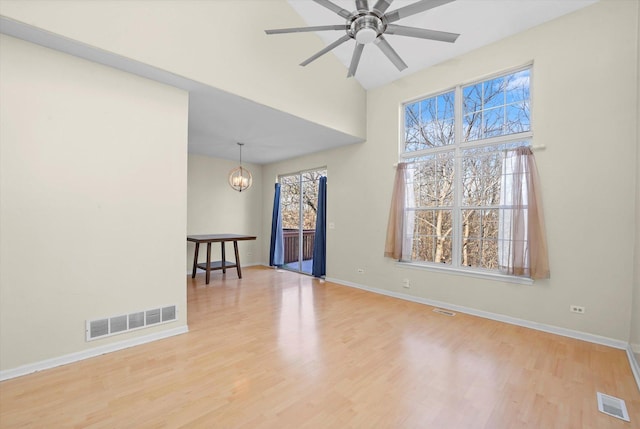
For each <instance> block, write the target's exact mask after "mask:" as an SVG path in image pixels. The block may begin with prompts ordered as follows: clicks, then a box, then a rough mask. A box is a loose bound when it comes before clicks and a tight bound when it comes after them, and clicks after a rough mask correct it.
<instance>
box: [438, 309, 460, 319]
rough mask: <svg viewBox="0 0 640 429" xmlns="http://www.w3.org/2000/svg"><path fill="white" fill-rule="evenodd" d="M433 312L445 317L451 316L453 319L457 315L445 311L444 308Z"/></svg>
mask: <svg viewBox="0 0 640 429" xmlns="http://www.w3.org/2000/svg"><path fill="white" fill-rule="evenodd" d="M433 312H434V313H438V314H444V315H445V316H451V317H453V316H455V315H456V313H454V312H453V311H449V310H443V309H442V308H434V309H433Z"/></svg>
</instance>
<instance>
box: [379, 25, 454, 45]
mask: <svg viewBox="0 0 640 429" xmlns="http://www.w3.org/2000/svg"><path fill="white" fill-rule="evenodd" d="M385 34H396V35H398V36H408V37H419V38H421V39H429V40H437V41H439V42H449V43H453V42H455V41H456V39H457V38H458V36H460V35H459V34H456V33H447V32H446V31H436V30H427V29H426V28H416V27H405V26H403V25H395V24H388V25H387V30H386V31H385Z"/></svg>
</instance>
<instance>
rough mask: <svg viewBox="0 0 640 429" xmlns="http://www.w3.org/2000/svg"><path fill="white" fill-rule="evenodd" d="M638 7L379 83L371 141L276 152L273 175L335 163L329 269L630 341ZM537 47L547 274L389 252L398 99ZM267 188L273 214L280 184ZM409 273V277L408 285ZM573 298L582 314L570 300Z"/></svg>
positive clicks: (585, 13)
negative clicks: (513, 275) (280, 158)
mask: <svg viewBox="0 0 640 429" xmlns="http://www.w3.org/2000/svg"><path fill="white" fill-rule="evenodd" d="M637 8H638V3H637V2H630V1H607V2H602V3H598V4H596V5H594V6H591V7H588V8H586V9H584V10H581V11H578V12H577V13H574V14H571V15H567V16H565V17H562V18H560V19H558V20H555V21H553V22H550V23H547V24H545V25H542V26H539V27H536V28H533V29H531V30H528V31H526V32H524V33H521V34H519V35H516V36H514V37H510V38H508V39H505V40H503V41H500V42H498V43H495V44H493V45H491V46H487V47H485V48H481V49H478V50H476V51H474V52H471V53H469V54H467V55H464V56H462V57H459V58H456V59H454V60H452V61H450V62H448V63H444V64H441V65H438V66H435V67H432V68H430V69H428V70H425V71H423V72H418V73H415V74H413V75H411V76H409V77H407V78H404V79H402V80H399V81H397V82H395V83H392V84H390V85H387V86H384V87H382V88H379V89H377V90H373V91H369V93H368V95H367V99H368V103H367V124H368V129H367V135H368V141H367V142H366V143H364V144H361V145H355V146H352V147H348V148H343V149H339V150H334V151H330V152H325V153H322V154H316V155H313V156H310V157H305V158H301V159H299V160H295V161H288V162H283V163H279V164H274V165H269V166H266V167H265V169H264V178H265V182H272V180H273V178H274V177H275V176H276V175H277V174H279V173H283V172H287V171H295V170H298V169H302V168H308V167H312V166H315V165H326V166H327V168H328V172H329V181H328V203H327V210H328V213H327V221H328V222H334V223H335V230H329V231H328V236H327V252H328V255H327V276H328V277H331V278H335V279H340V280H343V281H347V282H353V283H357V284H362V285H365V286H369V287H373V288H378V289H384V290H388V291H392V292H399V293H410V294H412V295H414V296H416V297H421V298H427V299H431V300H438V301H443V302H447V303H451V304H456V305H460V306H466V307H469V308H473V309H477V310H482V311H487V312H492V313H497V314H501V315H506V316H511V317H515V318H520V319H525V320H527V321H530V322H537V323H543V324H548V325H552V326H556V327H561V328H567V329H572V330H577V331H581V332H586V333H589V334H594V335H600V336H604V337H608V338H612V339H616V340H620V341H624V342H626V341H628V338H629V332H630V324H631V323H630V320H631V302H630V297H631V293H632V285H633V281H634V268H633V267H634V262H635V261H636V259H634V256H633V248H634V234H633V233H630V232H631V231H633V230H634V225H635V222H636V221H637V217H636V216H635V215H634V208H635V207H634V201H635V196H636V193H635V183H636V173H635V172H636V169H637V160H636V157H635V153H636V145H637V138H636V130H637V121H638V118H637V110H636V109H637V75H636V64H637V57H638V51H637V47H636V46H637V45H636V37H637V36H636V34H637V30H638V19H637V16H638V12H637ZM531 61H533V62H534V66H533V78H532V79H533V89H532V93H533V121H534V136H535V137H534V139H535V141H534V144H535V145H545V146H546V150H545V151H541V152H538V153H537V154H536V158H537V161H538V167H539V170H540V175H541V177H542V187H543V190H542V191H543V198H544V204H545V214H546V220H547V234H548V240H549V251H550V263H551V279H550V280H548V281H538V282H536V283H535V284H534V285H533V286H523V285H518V284H510V283H502V282H499V281H492V280H483V279H476V278H470V277H463V276H458V275H451V274H444V273H437V272H432V271H426V270H417V269H408V268H403V267H399V266H397V265H396V264H395V263H394V262H393V261H391V260H388V259H385V258H383V256H382V255H383V248H384V240H385V230H386V224H387V215H388V211H389V201H390V194H391V188H392V183H393V176H394V169H393V168H392V165H393V163H395V162H397V146H398V133H399V131H398V130H399V109H400V104H401V103H402V102H403V101H406V100H410V99H413V98H415V97H418V96H421V95H428V94H431V93H434V92H437V91H441V90H444V89H447V88H450V87H452V86H454V85H455V84H458V83H462V82H468V81H472V80H475V79H479V78H482V77H483V76H486V75H488V74H491V73H495V72H498V71H501V70H505V69H509V68H511V67H516V66H520V65H523V64H526V63H528V62H531ZM629 154H634V156H629ZM264 192H265V196H264V209H263V211H264V213H265V215H264V217H265V223H264V226H263V228H267V227H268V225H269V224H270V221H269V220H268V219H267V218H268V215H267V213H268V209H269V207H270V205H271V203H270V202H269V200H270V198H271V196H272V195H273V191H272V190H271V186H270V185H269V186H268V185H267V184H266V183H265V186H264ZM265 230H266V229H265ZM265 248H266V245H265ZM263 256H264V253H263ZM358 268H363V269H364V273H363V274H359V273H357V269H358ZM404 278H409V279H410V280H411V284H412V287H411V289H409V290H407V289H403V288H402V280H403V279H404ZM571 304H576V305H582V306H585V307H586V314H584V315H577V314H574V313H570V312H569V305H571Z"/></svg>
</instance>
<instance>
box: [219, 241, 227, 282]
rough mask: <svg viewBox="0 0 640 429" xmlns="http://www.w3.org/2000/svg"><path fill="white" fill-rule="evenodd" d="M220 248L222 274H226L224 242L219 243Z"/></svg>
mask: <svg viewBox="0 0 640 429" xmlns="http://www.w3.org/2000/svg"><path fill="white" fill-rule="evenodd" d="M220 246H222V274H226V272H227V267H226V265H225V262H226V259H227V257H226V256H225V255H224V241H221V242H220Z"/></svg>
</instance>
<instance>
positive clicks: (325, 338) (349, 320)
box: [0, 267, 640, 429]
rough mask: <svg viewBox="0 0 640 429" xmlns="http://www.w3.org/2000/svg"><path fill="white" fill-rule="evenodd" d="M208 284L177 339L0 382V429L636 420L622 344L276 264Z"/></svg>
mask: <svg viewBox="0 0 640 429" xmlns="http://www.w3.org/2000/svg"><path fill="white" fill-rule="evenodd" d="M221 278H222V275H221V274H219V273H216V274H215V275H213V277H212V282H211V284H210V285H209V286H205V285H204V284H203V283H204V278H203V277H202V276H200V275H199V276H198V277H197V278H196V279H195V280H193V281H192V280H191V279H190V278H188V279H187V289H188V296H189V298H188V299H189V303H188V309H189V328H190V332H189V333H188V334H184V335H180V336H176V337H172V338H169V339H165V340H161V341H157V342H154V343H150V344H147V345H143V346H139V347H135V348H132V349H127V350H122V351H119V352H115V353H111V354H108V355H103V356H100V357H97V358H92V359H88V360H85V361H82V362H78V363H74V364H71V365H66V366H63V367H59V368H54V369H51V370H47V371H43V372H40V373H36V374H32V375H28V376H24V377H19V378H16V379H13V380H8V381H5V382H3V383H1V384H0V427H2V428H23V427H33V428H52V429H53V428H55V429H57V428H86V427H90V428H110V429H112V428H165V427H166V428H180V427H185V428H225V429H226V428H247V429H254V428H278V429H281V428H295V429H298V428H358V429H369V428H437V429H440V428H443V429H454V428H464V429H468V428H490V429H500V428H509V429H511V428H535V429H548V428H562V429H566V428H581V429H582V428H593V429H596V428H598V429H603V428H640V392H639V391H638V388H637V386H636V384H635V381H634V379H633V375H632V373H631V370H630V367H629V364H628V361H627V357H626V355H625V352H624V351H622V350H616V349H611V348H608V347H604V346H599V345H594V344H589V343H585V342H581V341H577V340H573V339H569V338H564V337H559V336H554V335H551V334H546V333H542V332H538V331H533V330H529V329H525V328H521V327H517V326H511V325H507V324H503V323H499V322H494V321H490V320H485V319H481V318H477V317H472V316H467V315H464V314H458V315H457V316H455V317H448V316H444V315H440V314H436V313H434V312H432V308H431V307H429V306H425V305H420V304H415V303H411V302H406V301H402V300H397V299H393V298H389V297H384V296H380V295H375V294H372V293H369V292H365V291H361V290H357V289H353V288H349V287H345V286H339V285H334V284H331V283H320V282H318V281H317V280H313V279H311V278H309V277H305V276H300V275H297V274H294V273H289V272H276V271H275V270H272V269H266V268H260V267H254V268H248V269H246V270H245V278H244V279H243V280H237V279H235V276H234V275H228V279H227V280H221ZM596 391H601V392H603V393H607V394H610V395H613V396H617V397H620V398H623V399H625V400H626V403H627V407H628V409H629V413H630V415H631V423H625V422H623V421H621V420H617V419H615V418H612V417H609V416H606V415H604V414H601V413H599V412H598V411H597V404H596Z"/></svg>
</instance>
